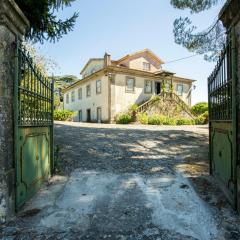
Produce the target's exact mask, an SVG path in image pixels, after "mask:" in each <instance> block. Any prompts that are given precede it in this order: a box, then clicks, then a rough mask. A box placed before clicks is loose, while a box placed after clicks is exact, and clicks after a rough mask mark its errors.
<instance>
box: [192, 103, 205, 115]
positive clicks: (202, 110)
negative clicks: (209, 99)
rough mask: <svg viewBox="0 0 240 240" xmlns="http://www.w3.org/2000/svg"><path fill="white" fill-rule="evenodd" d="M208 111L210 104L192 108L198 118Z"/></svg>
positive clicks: (198, 104) (201, 104) (199, 104)
mask: <svg viewBox="0 0 240 240" xmlns="http://www.w3.org/2000/svg"><path fill="white" fill-rule="evenodd" d="M207 111H208V103H206V102H201V103H197V104H195V105H194V106H193V107H192V112H193V113H194V114H196V115H198V116H199V115H201V114H203V113H205V112H207Z"/></svg>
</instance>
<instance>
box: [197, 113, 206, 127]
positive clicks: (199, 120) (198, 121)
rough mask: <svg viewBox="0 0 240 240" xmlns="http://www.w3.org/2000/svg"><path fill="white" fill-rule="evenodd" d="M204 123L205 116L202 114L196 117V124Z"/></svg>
mask: <svg viewBox="0 0 240 240" xmlns="http://www.w3.org/2000/svg"><path fill="white" fill-rule="evenodd" d="M204 123H205V118H204V117H203V116H202V115H200V116H198V117H196V118H195V124H196V125H202V124H204Z"/></svg>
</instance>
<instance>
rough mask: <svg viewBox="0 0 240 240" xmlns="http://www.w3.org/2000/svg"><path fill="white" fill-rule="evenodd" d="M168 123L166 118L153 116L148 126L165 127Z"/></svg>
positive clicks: (149, 119)
mask: <svg viewBox="0 0 240 240" xmlns="http://www.w3.org/2000/svg"><path fill="white" fill-rule="evenodd" d="M164 122H166V117H164V116H161V115H153V116H150V117H149V118H148V124H150V125H163V124H164Z"/></svg>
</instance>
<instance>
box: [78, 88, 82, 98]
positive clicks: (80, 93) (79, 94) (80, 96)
mask: <svg viewBox="0 0 240 240" xmlns="http://www.w3.org/2000/svg"><path fill="white" fill-rule="evenodd" d="M80 99H82V88H79V89H78V100H80Z"/></svg>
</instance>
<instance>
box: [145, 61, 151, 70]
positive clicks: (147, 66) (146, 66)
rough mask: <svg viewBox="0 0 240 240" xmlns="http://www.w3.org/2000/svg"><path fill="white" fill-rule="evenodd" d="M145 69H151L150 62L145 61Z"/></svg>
mask: <svg viewBox="0 0 240 240" xmlns="http://www.w3.org/2000/svg"><path fill="white" fill-rule="evenodd" d="M143 70H145V71H150V70H151V64H150V63H149V62H143Z"/></svg>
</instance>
